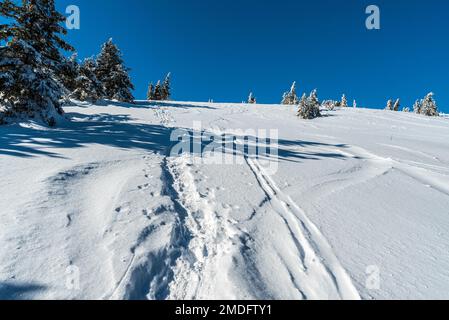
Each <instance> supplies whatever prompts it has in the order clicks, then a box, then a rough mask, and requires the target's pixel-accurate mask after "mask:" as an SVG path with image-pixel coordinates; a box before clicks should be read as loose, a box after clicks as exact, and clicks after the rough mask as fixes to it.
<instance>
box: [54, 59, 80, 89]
mask: <svg viewBox="0 0 449 320" xmlns="http://www.w3.org/2000/svg"><path fill="white" fill-rule="evenodd" d="M79 72H80V66H79V64H78V62H77V54H76V53H74V54H73V55H72V56H71V57H70V58H69V59H67V58H65V57H63V58H62V62H61V64H60V65H59V66H57V71H56V74H57V77H58V79H59V80H60V81H61V83H62V84H63V85H64V87H65V89H67V91H68V93H69V94H70V93H71V92H73V91H75V89H76V88H77V83H76V78H78V76H79Z"/></svg>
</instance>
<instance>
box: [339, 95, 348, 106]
mask: <svg viewBox="0 0 449 320" xmlns="http://www.w3.org/2000/svg"><path fill="white" fill-rule="evenodd" d="M340 107H342V108H347V107H348V99H346V95H345V94H344V95H343V96H342V97H341V102H340Z"/></svg>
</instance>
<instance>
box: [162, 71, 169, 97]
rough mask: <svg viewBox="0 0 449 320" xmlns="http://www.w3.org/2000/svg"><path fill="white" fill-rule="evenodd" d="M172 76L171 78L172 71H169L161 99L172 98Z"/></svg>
mask: <svg viewBox="0 0 449 320" xmlns="http://www.w3.org/2000/svg"><path fill="white" fill-rule="evenodd" d="M170 78H171V73H170V72H169V73H168V74H167V76H166V77H165V79H164V82H163V83H162V87H161V96H162V97H161V100H164V101H166V100H170V97H171V91H170V90H171V86H170Z"/></svg>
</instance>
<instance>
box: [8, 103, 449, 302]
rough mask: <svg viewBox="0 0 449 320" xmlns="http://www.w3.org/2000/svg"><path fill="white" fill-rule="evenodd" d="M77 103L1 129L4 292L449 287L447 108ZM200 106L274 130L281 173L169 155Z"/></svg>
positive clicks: (251, 164) (152, 294)
mask: <svg viewBox="0 0 449 320" xmlns="http://www.w3.org/2000/svg"><path fill="white" fill-rule="evenodd" d="M65 109H66V112H67V113H68V116H69V117H70V118H71V121H70V122H69V121H67V122H66V123H62V124H61V125H60V126H59V127H58V128H56V129H47V128H43V127H40V126H38V125H33V124H27V125H25V124H22V125H13V126H1V127H0V175H1V184H0V203H1V204H2V209H1V210H0V298H1V299H5V298H6V299H30V298H39V299H54V298H58V299H59V298H62V299H221V298H223V299H358V298H362V299H372V298H374V299H383V298H402V299H408V298H417V299H421V298H446V299H447V298H449V254H448V252H449V139H448V138H449V119H447V118H426V117H423V116H418V115H414V114H406V113H395V112H386V111H380V110H365V109H345V110H336V111H333V112H323V113H324V115H325V116H324V117H323V118H319V119H315V120H308V121H307V120H300V119H298V118H297V117H296V116H295V114H296V109H295V107H291V106H279V105H245V104H208V103H182V102H175V103H160V104H153V103H149V102H143V101H142V102H138V103H137V104H136V105H127V104H118V103H113V102H110V103H104V104H103V105H99V106H90V105H86V104H78V105H74V106H72V107H66V108H65ZM198 121H201V126H202V130H204V132H207V133H209V134H210V135H215V136H221V135H223V134H233V133H234V134H235V135H236V136H238V134H237V132H238V130H239V129H249V128H251V129H254V130H257V129H278V134H279V140H278V142H277V144H276V145H275V147H276V152H277V154H278V156H277V157H276V156H272V157H270V156H269V155H267V156H266V157H265V160H264V161H265V162H266V161H267V160H268V161H269V163H271V164H273V163H275V164H276V169H277V170H274V171H273V170H268V169H267V166H266V163H263V162H262V161H261V160H259V159H257V158H255V157H252V156H251V155H250V154H247V153H245V152H243V153H241V154H237V155H235V158H236V159H237V161H234V162H231V163H228V164H222V165H219V164H213V163H205V162H204V161H203V162H202V161H198V158H199V157H200V154H199V153H197V152H193V151H192V152H182V153H181V154H180V155H178V156H175V155H173V154H170V149H171V146H173V145H174V144H175V142H174V141H170V136H171V135H172V134H173V133H174V132H176V131H177V130H178V129H180V128H187V129H192V128H193V127H194V126H197V125H198V123H196V122H198ZM191 131H192V134H193V135H195V134H197V133H195V131H194V130H193V129H192V130H191ZM211 133H212V134H211ZM239 139H242V137H240V138H239ZM239 139H237V141H238V140H239ZM243 139H244V137H243ZM234 160H235V159H234Z"/></svg>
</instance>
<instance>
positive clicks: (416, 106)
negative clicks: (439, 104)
mask: <svg viewBox="0 0 449 320" xmlns="http://www.w3.org/2000/svg"><path fill="white" fill-rule="evenodd" d="M421 110H422V101H419V100H416V101H415V103H414V104H413V112H414V113H416V114H421Z"/></svg>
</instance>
